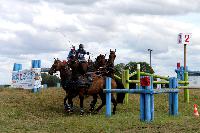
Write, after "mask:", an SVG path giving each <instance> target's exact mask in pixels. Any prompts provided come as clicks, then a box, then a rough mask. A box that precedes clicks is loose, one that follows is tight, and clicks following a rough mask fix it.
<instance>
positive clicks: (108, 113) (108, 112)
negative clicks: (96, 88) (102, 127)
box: [106, 77, 111, 117]
mask: <svg viewBox="0 0 200 133" xmlns="http://www.w3.org/2000/svg"><path fill="white" fill-rule="evenodd" d="M106 90H111V78H110V77H107V78H106ZM106 117H111V93H110V92H109V93H108V92H106Z"/></svg>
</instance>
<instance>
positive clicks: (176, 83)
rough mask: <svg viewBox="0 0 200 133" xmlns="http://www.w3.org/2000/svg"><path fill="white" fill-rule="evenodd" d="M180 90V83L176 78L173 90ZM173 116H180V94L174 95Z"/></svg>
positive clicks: (175, 93)
mask: <svg viewBox="0 0 200 133" xmlns="http://www.w3.org/2000/svg"><path fill="white" fill-rule="evenodd" d="M177 88H178V81H177V79H176V78H173V89H177ZM172 102H173V103H172V104H173V115H178V92H174V93H173V101H172Z"/></svg>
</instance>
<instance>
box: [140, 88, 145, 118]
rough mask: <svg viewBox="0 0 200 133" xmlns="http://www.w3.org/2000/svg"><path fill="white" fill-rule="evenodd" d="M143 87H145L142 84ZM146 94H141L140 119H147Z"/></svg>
mask: <svg viewBox="0 0 200 133" xmlns="http://www.w3.org/2000/svg"><path fill="white" fill-rule="evenodd" d="M141 89H144V88H143V87H142V86H141ZM144 99H145V94H142V93H141V94H140V120H141V121H145V107H144Z"/></svg>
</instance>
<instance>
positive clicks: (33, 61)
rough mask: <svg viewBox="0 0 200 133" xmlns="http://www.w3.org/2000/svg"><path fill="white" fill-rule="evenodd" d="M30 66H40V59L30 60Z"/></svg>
mask: <svg viewBox="0 0 200 133" xmlns="http://www.w3.org/2000/svg"><path fill="white" fill-rule="evenodd" d="M32 68H41V60H32Z"/></svg>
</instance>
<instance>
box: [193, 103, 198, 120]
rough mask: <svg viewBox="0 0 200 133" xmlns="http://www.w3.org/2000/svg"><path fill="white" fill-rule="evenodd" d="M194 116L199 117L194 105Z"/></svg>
mask: <svg viewBox="0 0 200 133" xmlns="http://www.w3.org/2000/svg"><path fill="white" fill-rule="evenodd" d="M194 116H196V117H198V116H199V112H198V110H197V105H196V104H194Z"/></svg>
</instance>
